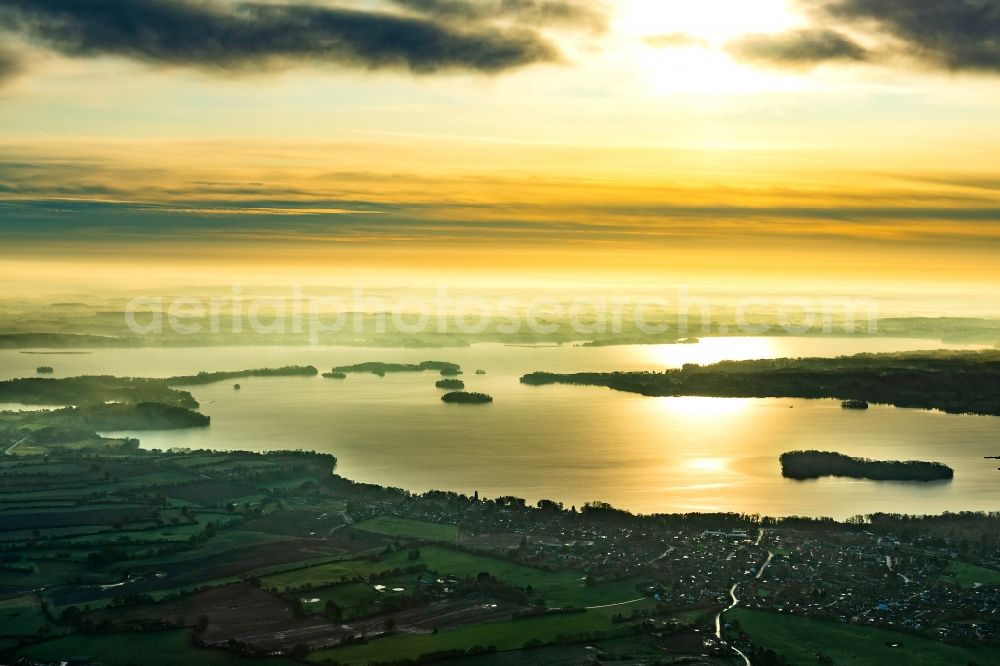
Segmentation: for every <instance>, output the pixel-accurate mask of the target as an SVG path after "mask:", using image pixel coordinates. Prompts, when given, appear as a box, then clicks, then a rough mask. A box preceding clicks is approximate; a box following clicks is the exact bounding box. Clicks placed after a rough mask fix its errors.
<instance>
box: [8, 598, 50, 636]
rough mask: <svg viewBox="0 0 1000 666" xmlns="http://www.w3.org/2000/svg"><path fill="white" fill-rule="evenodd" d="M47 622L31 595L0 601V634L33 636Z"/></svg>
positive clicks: (46, 624)
mask: <svg viewBox="0 0 1000 666" xmlns="http://www.w3.org/2000/svg"><path fill="white" fill-rule="evenodd" d="M48 624H49V622H48V620H46V619H45V615H43V614H42V611H41V609H40V608H39V607H38V602H37V600H36V599H35V597H34V596H33V595H28V596H24V597H17V598H15V599H5V600H4V601H0V636H35V635H37V634H38V630H39V629H40V628H41V627H43V626H48Z"/></svg>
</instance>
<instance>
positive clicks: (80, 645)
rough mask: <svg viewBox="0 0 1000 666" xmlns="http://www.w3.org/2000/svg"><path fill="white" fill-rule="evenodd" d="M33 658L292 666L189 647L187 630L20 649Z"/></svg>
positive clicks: (124, 664) (111, 665) (141, 665)
mask: <svg viewBox="0 0 1000 666" xmlns="http://www.w3.org/2000/svg"><path fill="white" fill-rule="evenodd" d="M19 654H21V655H24V656H28V657H32V658H34V659H39V660H44V661H52V662H59V661H60V660H65V659H66V658H67V657H71V656H73V657H88V658H89V659H92V660H94V661H97V662H100V663H102V664H104V666H133V665H134V666H175V665H176V664H192V665H197V666H253V665H254V664H257V665H258V666H293V664H296V663H297V662H294V661H292V660H290V659H281V658H270V659H246V658H242V657H239V656H237V655H234V654H233V653H231V652H223V651H221V650H206V649H201V648H198V647H195V646H194V645H192V644H191V634H190V632H189V631H188V630H183V629H182V630H174V631H158V632H154V633H144V634H142V635H141V636H137V635H136V634H134V633H130V634H101V635H93V634H73V635H72V636H66V637H65V638H59V639H56V640H53V641H47V642H45V643H40V644H38V645H33V646H31V647H29V648H26V649H24V650H21V651H20V652H19Z"/></svg>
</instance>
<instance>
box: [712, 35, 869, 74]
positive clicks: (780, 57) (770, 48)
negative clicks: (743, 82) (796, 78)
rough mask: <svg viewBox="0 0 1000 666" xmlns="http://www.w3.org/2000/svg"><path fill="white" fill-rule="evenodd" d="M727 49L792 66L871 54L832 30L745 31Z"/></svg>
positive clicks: (750, 58) (748, 57)
mask: <svg viewBox="0 0 1000 666" xmlns="http://www.w3.org/2000/svg"><path fill="white" fill-rule="evenodd" d="M726 51H728V52H729V53H730V54H732V55H733V56H735V57H736V58H737V59H739V60H744V61H747V62H756V63H762V64H766V65H773V66H778V67H793V68H801V67H812V66H815V65H819V64H821V63H824V62H829V61H836V60H839V61H851V60H853V61H861V60H866V59H867V58H868V53H867V51H865V49H864V48H863V47H861V46H859V45H858V44H855V43H854V42H852V41H851V40H850V39H848V38H846V37H844V36H843V35H841V34H840V33H838V32H835V31H833V30H794V31H791V32H784V33H779V34H765V33H761V34H751V35H744V36H742V37H740V38H738V39H734V40H732V41H730V42H729V43H727V44H726Z"/></svg>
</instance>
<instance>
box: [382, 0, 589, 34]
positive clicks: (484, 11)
mask: <svg viewBox="0 0 1000 666" xmlns="http://www.w3.org/2000/svg"><path fill="white" fill-rule="evenodd" d="M391 1H392V2H393V4H395V5H398V6H400V7H403V8H406V9H410V10H412V11H416V12H420V13H422V14H427V15H432V16H438V17H441V18H447V19H449V20H454V19H463V20H466V21H482V20H488V19H511V20H514V21H518V22H521V23H525V24H529V25H530V24H536V25H538V24H551V25H566V26H572V27H582V28H587V29H593V30H599V29H603V28H604V27H605V25H606V22H607V15H606V8H605V7H604V6H603V4H602V3H601V2H598V1H597V0H391Z"/></svg>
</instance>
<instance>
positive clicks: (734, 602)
mask: <svg viewBox="0 0 1000 666" xmlns="http://www.w3.org/2000/svg"><path fill="white" fill-rule="evenodd" d="M763 540H764V530H763V528H762V529H761V530H760V531H759V532H758V533H757V541H755V542H754V545H755V546H759V545H760V544H761V542H762V541H763ZM773 558H774V553H772V552H770V551H768V553H767V560H765V561H764V564H762V565H761V567H760V571H758V572H757V575H756V576H755V578H760V577H761V575H763V573H764V570H765V569H767V565H768V564H770V563H771V560H772V559H773ZM739 587H740V582H736V583H733V586H732V587H731V588H729V599H730V603H729V606H727V607H726V608H724V609H722V610H721V611H719V613H718V614H717V615H716V616H715V637H716V638H718V639H719V640H720V641H721V640H722V616H723V615H725V614H726V613H728V612H729V611H731V610H733V609H734V608H736V607H737V606H739V605H740V600H739V597H737V596H736V590H737V589H739ZM729 649H731V650H732V651H733V652H735V653H736V654H738V655H739V656H740V658H741V659H742V660H743V664H744V666H752V664H751V663H750V658H749V657H747V656H746V655H745V654H743V652H742V651H740V649H739V648H737V647H736V646H735V645H730V646H729Z"/></svg>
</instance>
